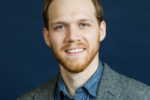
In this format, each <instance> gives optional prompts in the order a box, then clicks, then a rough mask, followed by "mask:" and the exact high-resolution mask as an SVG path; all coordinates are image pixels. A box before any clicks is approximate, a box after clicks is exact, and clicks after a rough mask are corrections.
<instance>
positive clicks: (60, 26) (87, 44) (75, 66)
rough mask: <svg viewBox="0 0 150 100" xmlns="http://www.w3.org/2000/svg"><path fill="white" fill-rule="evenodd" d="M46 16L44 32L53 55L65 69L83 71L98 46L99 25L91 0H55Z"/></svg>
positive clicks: (93, 56) (95, 53)
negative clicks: (47, 19)
mask: <svg viewBox="0 0 150 100" xmlns="http://www.w3.org/2000/svg"><path fill="white" fill-rule="evenodd" d="M48 16H49V31H47V30H46V31H44V37H45V41H46V43H47V44H48V45H49V46H50V47H51V48H52V52H53V54H54V56H55V57H56V59H57V60H58V62H59V63H60V65H61V66H63V67H64V68H65V69H66V70H67V71H69V72H72V73H79V72H82V71H84V70H85V69H86V67H87V66H88V65H89V64H90V63H91V62H92V60H93V59H94V58H95V56H96V55H98V51H99V46H100V26H99V24H98V22H97V19H96V17H95V8H94V5H93V3H92V1H91V0H54V1H53V2H52V3H51V5H50V7H49V10H48ZM46 33H48V35H46Z"/></svg>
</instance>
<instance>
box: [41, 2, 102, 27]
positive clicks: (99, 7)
mask: <svg viewBox="0 0 150 100" xmlns="http://www.w3.org/2000/svg"><path fill="white" fill-rule="evenodd" d="M52 1H53V0H45V3H44V7H43V10H42V13H43V20H44V23H45V28H46V29H47V30H48V27H49V26H48V22H49V18H48V8H49V5H50V4H51V2H52ZM92 2H93V4H94V7H95V9H96V18H97V21H98V24H100V22H102V21H103V8H102V5H101V2H100V0H92Z"/></svg>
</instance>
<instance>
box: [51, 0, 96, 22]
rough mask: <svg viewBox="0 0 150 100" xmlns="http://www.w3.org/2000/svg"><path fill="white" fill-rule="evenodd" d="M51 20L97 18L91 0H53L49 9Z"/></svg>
mask: <svg viewBox="0 0 150 100" xmlns="http://www.w3.org/2000/svg"><path fill="white" fill-rule="evenodd" d="M48 17H49V18H50V22H55V21H58V20H59V21H63V20H65V21H68V22H69V21H76V20H78V19H93V18H95V8H94V5H93V3H92V1H91V0H53V2H52V3H51V4H50V6H49V9H48Z"/></svg>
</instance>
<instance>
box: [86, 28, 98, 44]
mask: <svg viewBox="0 0 150 100" xmlns="http://www.w3.org/2000/svg"><path fill="white" fill-rule="evenodd" d="M85 38H86V40H87V42H88V43H89V45H90V46H92V45H95V43H97V40H98V39H99V33H98V32H96V31H88V32H87V33H86V35H85Z"/></svg>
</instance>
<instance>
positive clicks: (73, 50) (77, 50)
mask: <svg viewBox="0 0 150 100" xmlns="http://www.w3.org/2000/svg"><path fill="white" fill-rule="evenodd" d="M84 50H85V49H71V50H66V51H65V52H66V53H78V52H82V51H84Z"/></svg>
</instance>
